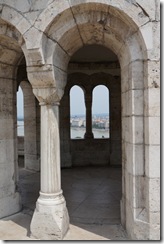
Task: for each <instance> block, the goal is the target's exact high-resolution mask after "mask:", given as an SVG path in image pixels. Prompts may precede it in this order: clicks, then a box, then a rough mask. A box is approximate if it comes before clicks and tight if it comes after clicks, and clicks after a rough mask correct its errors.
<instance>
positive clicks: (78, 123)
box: [70, 85, 86, 139]
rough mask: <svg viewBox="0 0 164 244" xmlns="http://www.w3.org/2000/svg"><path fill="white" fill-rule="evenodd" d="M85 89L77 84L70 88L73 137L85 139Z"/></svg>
mask: <svg viewBox="0 0 164 244" xmlns="http://www.w3.org/2000/svg"><path fill="white" fill-rule="evenodd" d="M85 113H86V112H85V103H84V91H83V90H82V88H81V87H79V86H77V85H75V86H73V87H72V88H71V90H70V129H71V139H83V138H84V134H85V130H86V129H85V128H86V115H85Z"/></svg>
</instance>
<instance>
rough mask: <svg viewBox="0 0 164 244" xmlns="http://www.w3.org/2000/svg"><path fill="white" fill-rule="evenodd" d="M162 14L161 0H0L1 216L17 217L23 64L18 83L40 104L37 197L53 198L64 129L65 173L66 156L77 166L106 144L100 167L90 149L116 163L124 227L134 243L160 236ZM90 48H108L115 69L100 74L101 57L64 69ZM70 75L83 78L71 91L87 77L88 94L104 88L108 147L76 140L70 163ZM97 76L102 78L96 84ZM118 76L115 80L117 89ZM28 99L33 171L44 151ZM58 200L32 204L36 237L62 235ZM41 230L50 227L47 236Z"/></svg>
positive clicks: (57, 190) (63, 227)
mask: <svg viewBox="0 0 164 244" xmlns="http://www.w3.org/2000/svg"><path fill="white" fill-rule="evenodd" d="M159 8H160V3H159V1H154V0H149V1H146V0H144V1H143V0H142V1H141V0H110V1H109V0H85V1H84V0H76V1H72V0H69V1H67V0H55V1H53V0H48V1H44V0H37V1H27V0H24V1H21V0H13V1H11V0H0V18H1V19H0V168H1V170H0V183H1V184H0V185H1V190H0V217H4V216H6V215H10V214H12V213H15V212H17V211H19V210H20V206H21V205H20V199H19V194H18V192H17V190H16V189H17V180H18V172H17V144H16V142H17V138H16V90H17V88H18V86H19V84H18V83H17V80H19V79H18V74H17V70H18V66H19V69H21V67H24V68H23V69H24V70H27V75H25V76H24V77H26V79H27V77H28V79H29V82H30V83H31V85H32V89H33V94H34V95H35V97H36V98H37V99H38V101H39V102H40V104H41V107H42V108H41V110H42V116H41V128H42V130H41V131H42V132H41V133H42V138H41V149H42V150H41V176H42V177H41V192H44V193H45V194H49V193H52V194H54V192H55V194H56V193H57V197H59V195H60V192H61V186H60V184H61V182H60V173H61V172H60V139H59V129H60V130H61V131H62V133H61V135H62V136H63V137H62V136H61V147H62V150H61V153H62V156H61V157H63V155H65V161H63V162H64V163H63V165H64V166H66V167H70V166H71V165H72V161H71V160H74V162H75V161H76V162H77V161H78V157H80V159H79V162H80V163H81V164H82V163H83V159H84V158H83V155H84V151H83V150H84V149H85V152H87V153H86V154H85V157H86V159H87V160H91V156H90V151H91V150H88V151H87V149H88V148H92V149H94V150H95V151H96V149H95V148H96V147H97V148H99V149H100V148H102V149H104V148H106V150H104V152H103V153H104V154H103V153H102V154H103V157H104V161H103V160H102V159H101V157H100V155H99V154H98V153H97V151H96V152H95V155H94V159H95V158H97V160H99V162H100V163H101V162H102V161H103V163H104V162H105V163H107V162H109V161H110V163H111V164H113V165H114V166H117V165H119V164H120V163H121V161H122V168H123V173H122V181H123V190H122V195H123V197H122V204H121V216H122V223H123V224H124V226H125V228H126V229H127V232H128V235H129V236H130V237H131V238H132V239H140V240H143V239H144V240H149V239H151V240H155V239H159V236H160V235H159V216H160V215H159V210H160V206H159V202H160V199H159V192H160V191H159V189H160V181H159V176H160V149H159V143H160V118H159V116H160V109H159V107H160V106H159V105H160V64H159V63H160V41H159V36H160V23H159V19H160V14H159ZM92 44H93V45H97V48H98V45H102V46H104V47H107V48H108V49H111V50H112V51H113V52H114V53H115V54H116V55H117V57H118V61H119V63H120V66H118V67H114V68H112V69H111V67H109V66H108V67H106V68H104V67H105V64H104V63H103V64H102V66H101V64H100V62H99V61H100V60H99V57H97V63H96V64H94V65H95V66H94V65H93V64H92V63H91V64H88V65H87V64H83V68H80V65H79V66H78V68H77V66H76V64H71V65H72V66H71V65H68V64H69V61H70V60H71V57H72V56H73V54H74V53H75V52H76V51H77V50H79V49H80V48H82V47H83V46H84V45H92ZM86 55H87V54H86ZM23 60H24V61H23ZM81 61H82V60H79V62H81ZM21 65H22V66H21ZM74 65H75V66H76V69H75V66H74ZM84 65H87V68H84ZM69 67H71V68H69ZM96 67H99V68H96ZM107 70H108V71H107ZM68 73H69V74H73V73H79V74H80V76H79V77H80V78H78V80H76V81H75V82H74V85H75V84H77V83H80V82H81V86H83V85H84V83H85V82H86V80H87V79H86V77H87V76H86V74H87V75H91V76H92V75H93V76H92V80H91V81H89V80H87V81H89V82H88V83H87V85H86V87H87V88H86V90H87V89H91V84H92V83H94V82H95V85H98V84H99V83H100V81H102V83H103V82H104V83H103V84H104V85H106V86H109V87H108V88H109V90H110V105H111V108H110V111H111V133H110V135H111V138H110V143H109V144H108V142H109V141H108V142H107V144H105V143H104V144H105V145H103V143H102V144H101V145H100V144H99V142H98V143H97V144H96V143H95V144H93V145H94V147H93V145H92V144H91V143H90V145H89V144H88V147H87V146H86V145H87V144H86V145H85V146H86V147H85V146H84V145H83V142H79V144H80V143H81V144H82V145H79V144H78V142H77V143H76V144H75V145H72V149H75V150H74V157H72V156H71V147H70V143H69V140H70V138H69V135H70V134H69V133H68V130H69V109H70V107H69V93H67V94H65V92H66V89H67V88H66V87H67V84H68V85H69V81H68ZM94 73H96V74H97V73H99V75H98V76H97V79H96V80H95V81H94V79H95V77H96V75H95V76H94ZM100 73H101V74H100ZM104 73H106V74H108V75H109V74H110V75H114V76H118V77H119V78H118V79H112V77H111V76H110V78H109V80H105V76H104ZM82 74H83V75H84V74H85V76H83V75H82ZM120 74H121V75H120ZM22 77H23V76H22ZM120 77H121V84H120V83H118V80H120ZM83 79H84V81H82V80H83ZM85 79H86V80H85ZM19 82H21V80H19ZM118 84H119V85H118ZM33 94H32V90H31V93H30V95H29V96H26V95H25V96H24V98H25V99H27V101H26V104H25V111H26V113H25V119H26V122H25V125H26V126H27V128H26V129H25V137H26V138H25V155H26V160H27V161H28V166H29V168H32V169H35V170H36V169H37V168H39V161H38V160H39V157H38V155H40V151H39V144H40V136H39V134H40V131H39V119H40V115H39V109H38V104H36V103H35V99H34V95H33ZM63 95H64V96H65V95H66V97H67V99H66V100H65V107H64V109H63V111H64V112H63V114H64V115H63V114H62V115H63V116H64V118H63V121H62V120H61V121H62V122H63V123H61V127H59V123H58V108H57V106H58V105H59V103H60V100H61V98H62V97H63V98H64V96H63ZM62 115H61V118H62ZM66 115H67V116H66ZM66 123H67V125H66ZM121 124H122V127H121ZM90 129H91V128H90ZM121 139H122V142H121ZM93 140H94V139H93ZM91 141H92V140H91ZM91 141H90V142H91ZM84 143H85V140H84ZM108 145H109V148H108ZM103 146H104V147H103ZM74 147H75V148H74ZM80 148H81V149H80ZM107 148H108V149H107ZM77 149H80V150H79V151H78V150H77ZM121 151H122V152H121ZM121 157H122V159H121ZM75 159H76V160H75ZM62 160H63V158H62ZM67 160H68V162H67ZM93 161H94V160H93ZM93 161H92V162H93ZM34 163H36V164H35V166H34ZM75 164H76V163H75ZM95 164H96V162H95ZM54 169H55V170H54ZM7 183H8V184H7ZM59 198H60V197H59ZM54 199H55V198H54ZM54 199H53V200H54ZM61 199H62V200H61V202H60V203H59V204H57V203H56V202H55V200H54V202H53V204H52V205H53V206H52V208H51V207H49V201H48V200H46V199H44V200H43V199H42V200H43V202H42V201H41V198H39V199H38V202H37V207H36V211H35V214H34V217H33V222H32V225H31V228H32V234H33V235H34V236H36V237H37V238H40V239H62V238H63V237H64V234H65V233H66V231H67V229H68V221H69V219H68V215H67V210H66V207H65V200H63V199H64V198H62V197H61ZM51 203H52V202H51ZM39 204H40V205H39ZM50 205H51V204H50ZM52 211H53V212H52ZM58 211H59V212H58ZM46 216H47V218H46ZM45 221H46V225H45ZM45 226H46V227H47V226H48V227H47V228H49V229H47V230H46V229H45Z"/></svg>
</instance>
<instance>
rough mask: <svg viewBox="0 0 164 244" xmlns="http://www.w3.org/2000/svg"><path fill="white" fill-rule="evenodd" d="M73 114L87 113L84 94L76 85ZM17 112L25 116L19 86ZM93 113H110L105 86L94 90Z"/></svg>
mask: <svg viewBox="0 0 164 244" xmlns="http://www.w3.org/2000/svg"><path fill="white" fill-rule="evenodd" d="M70 96H71V99H70V105H71V115H82V114H85V104H84V94H83V91H82V89H81V88H79V87H78V86H74V87H72V89H71V92H70ZM17 113H18V117H23V94H22V90H21V88H20V87H19V90H18V92H17ZM92 113H93V114H99V113H109V92H108V89H107V88H106V87H105V86H101V85H100V86H97V87H96V88H95V89H94V90H93V103H92Z"/></svg>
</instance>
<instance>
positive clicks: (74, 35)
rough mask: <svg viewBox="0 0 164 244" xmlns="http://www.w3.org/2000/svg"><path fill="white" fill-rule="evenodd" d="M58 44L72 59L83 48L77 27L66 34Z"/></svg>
mask: <svg viewBox="0 0 164 244" xmlns="http://www.w3.org/2000/svg"><path fill="white" fill-rule="evenodd" d="M58 43H59V45H60V46H61V47H62V48H63V50H64V51H65V52H67V53H68V55H69V56H70V57H71V56H72V55H73V54H74V53H75V52H76V51H77V50H78V49H80V48H81V47H82V46H83V42H82V39H81V36H80V35H79V30H78V29H77V27H74V28H72V29H71V30H69V32H66V33H65V34H64V35H63V36H62V38H61V39H60V41H59V42H58Z"/></svg>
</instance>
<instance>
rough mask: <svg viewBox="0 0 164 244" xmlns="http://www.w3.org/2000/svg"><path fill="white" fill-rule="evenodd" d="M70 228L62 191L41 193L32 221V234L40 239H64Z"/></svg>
mask: <svg viewBox="0 0 164 244" xmlns="http://www.w3.org/2000/svg"><path fill="white" fill-rule="evenodd" d="M68 228H69V216H68V211H67V208H66V202H65V199H64V197H63V195H62V192H61V193H58V194H44V193H40V197H39V198H38V200H37V202H36V209H35V211H34V214H33V217H32V221H31V226H30V230H31V236H32V237H35V238H36V239H39V240H62V239H63V238H64V236H65V234H66V233H67V231H68Z"/></svg>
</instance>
